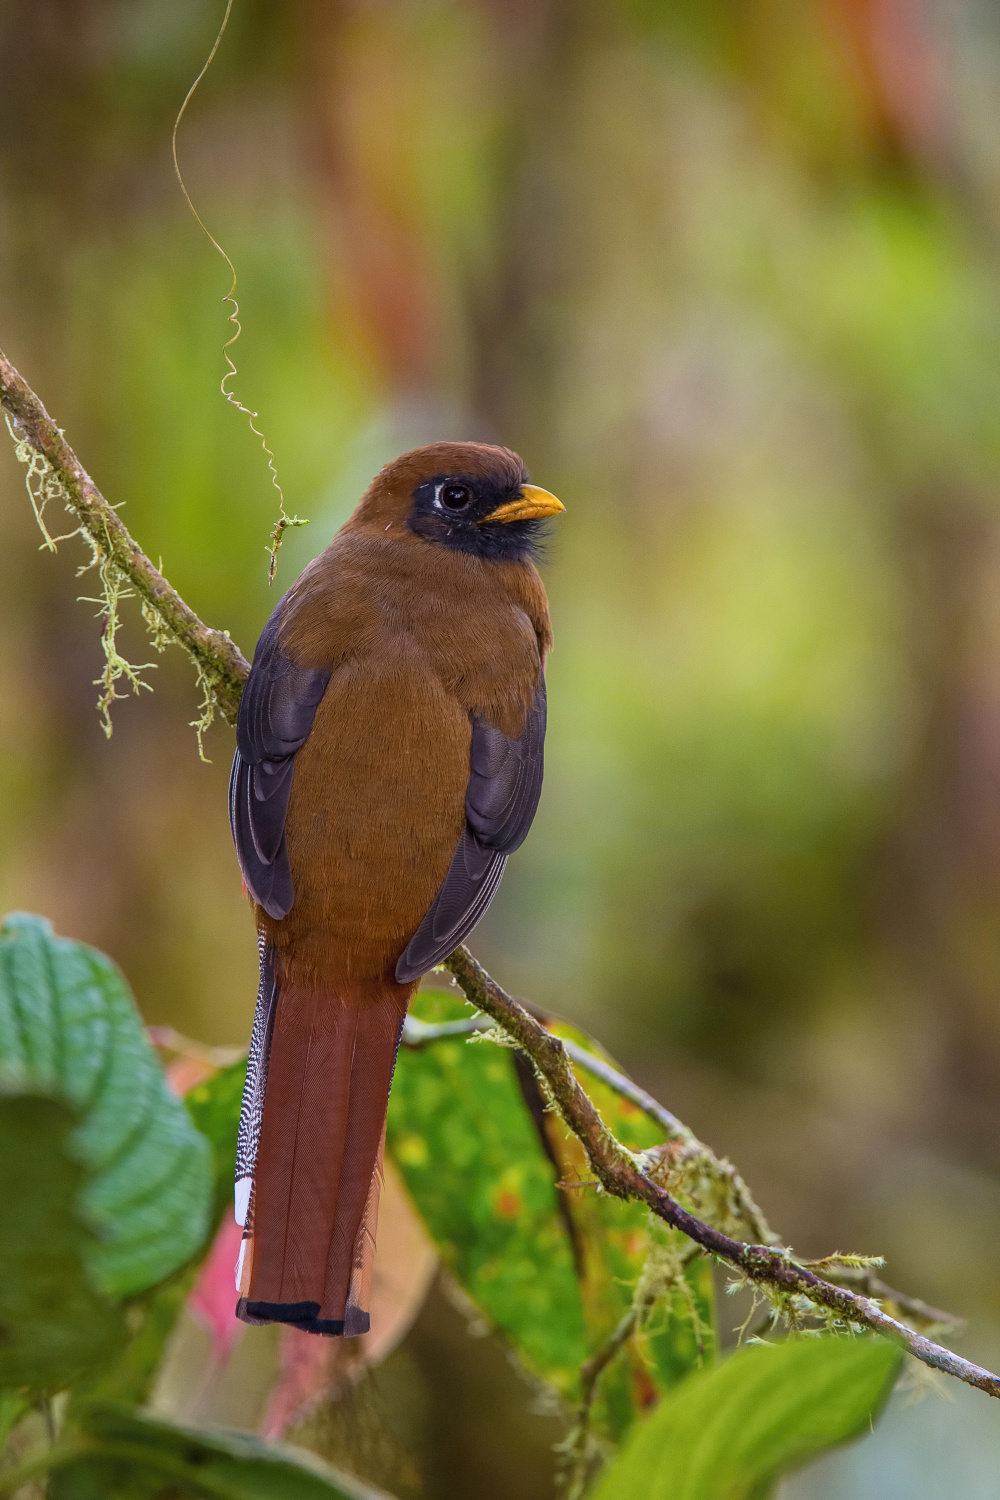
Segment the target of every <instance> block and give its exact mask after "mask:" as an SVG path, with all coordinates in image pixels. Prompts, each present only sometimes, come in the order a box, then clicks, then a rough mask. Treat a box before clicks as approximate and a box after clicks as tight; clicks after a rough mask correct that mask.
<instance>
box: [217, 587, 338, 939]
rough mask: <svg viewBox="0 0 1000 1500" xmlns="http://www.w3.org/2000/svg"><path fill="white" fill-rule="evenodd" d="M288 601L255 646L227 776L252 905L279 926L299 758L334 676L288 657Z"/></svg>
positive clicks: (285, 908)
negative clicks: (284, 639) (284, 631)
mask: <svg viewBox="0 0 1000 1500" xmlns="http://www.w3.org/2000/svg"><path fill="white" fill-rule="evenodd" d="M283 607H284V600H282V602H281V603H280V604H279V605H278V607H277V609H275V611H274V613H273V614H272V616H271V618H270V619H269V620H268V622H267V625H266V626H265V628H264V633H263V635H262V636H261V638H260V640H259V641H258V642H257V649H256V651H255V652H254V658H253V666H252V667H251V669H250V676H249V677H248V678H247V684H246V687H245V688H244V689H243V697H242V698H241V699H240V711H239V718H238V720H237V726H236V755H235V757H234V759H233V769H232V774H231V776H230V778H229V823H230V827H231V828H232V830H233V842H234V843H235V845H236V857H237V859H238V860H239V862H240V869H241V870H242V872H243V879H244V881H245V882H246V887H247V890H248V891H249V892H250V894H251V896H252V897H253V899H254V900H255V901H256V902H257V903H258V904H259V905H260V906H262V907H263V908H264V910H265V911H266V912H267V914H268V915H269V916H271V917H274V918H275V919H276V920H280V919H281V918H282V917H285V916H287V915H288V913H289V911H290V910H291V907H292V902H293V900H294V898H295V892H294V889H293V886H292V872H291V869H290V868H289V863H288V848H287V845H286V842H285V818H286V815H287V813H288V798H289V796H290V794H291V790H292V774H293V771H294V769H295V752H296V750H298V749H300V748H301V746H302V745H303V744H304V743H305V740H306V738H307V736H308V734H309V731H310V729H311V728H312V723H313V718H314V717H315V714H316V709H317V708H318V706H319V703H320V699H321V698H322V697H323V694H324V693H325V692H326V687H327V683H328V682H329V681H330V673H329V672H326V671H323V670H320V669H304V668H302V667H297V666H296V665H295V663H294V662H292V661H290V660H289V658H288V657H287V656H285V655H283V653H282V651H281V649H280V648H279V646H278V629H279V626H280V623H281V612H282V609H283Z"/></svg>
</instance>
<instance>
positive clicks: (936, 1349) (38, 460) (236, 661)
mask: <svg viewBox="0 0 1000 1500" xmlns="http://www.w3.org/2000/svg"><path fill="white" fill-rule="evenodd" d="M0 406H2V407H3V409H4V411H5V414H6V415H7V416H8V418H9V421H8V426H9V427H10V429H11V435H12V436H13V438H14V440H15V442H16V444H17V445H18V450H19V456H22V457H23V458H25V460H26V461H27V462H28V463H29V471H28V491H29V494H30V495H31V497H32V505H33V507H34V509H35V513H36V516H37V517H38V519H39V524H40V525H41V526H42V531H43V535H44V536H45V537H46V539H47V543H46V544H47V545H52V546H54V545H55V542H56V541H57V540H59V539H58V538H52V537H50V536H49V534H48V532H47V530H46V528H45V523H44V514H43V512H44V507H45V504H46V503H47V502H48V501H49V500H53V499H58V500H61V501H62V502H63V503H64V504H65V505H66V508H67V509H68V510H69V511H70V513H71V515H73V516H74V517H75V518H76V520H77V522H78V530H79V531H80V532H81V533H82V534H83V535H84V536H85V537H86V539H87V540H88V542H89V543H90V545H91V547H92V548H93V549H94V552H95V555H97V556H99V557H100V558H101V559H102V562H103V560H104V559H106V560H107V563H108V565H110V566H111V567H113V568H114V569H116V570H117V571H118V573H120V574H121V577H122V578H123V579H124V580H125V581H126V582H127V585H128V586H129V587H130V588H132V589H134V590H135V593H136V594H137V595H138V596H139V598H140V599H141V601H142V610H143V617H144V619H145V620H146V623H147V625H148V626H150V627H151V633H152V636H153V644H154V645H156V646H157V647H158V648H160V649H162V646H163V645H164V644H166V643H167V642H168V641H174V642H176V643H177V644H178V645H180V646H182V647H183V649H184V650H185V651H186V652H187V653H188V655H189V656H190V657H191V659H192V661H193V662H194V665H195V670H196V672H197V674H198V681H199V683H200V685H201V687H202V690H203V695H204V696H203V719H202V723H203V724H204V722H205V716H206V715H210V714H211V712H213V711H214V709H215V708H216V707H218V709H219V711H220V712H221V713H222V715H223V717H224V718H225V719H226V720H227V721H228V722H229V723H231V724H234V723H235V722H236V714H237V709H238V707H239V700H240V694H241V692H242V690H243V684H244V683H245V681H246V678H247V675H248V673H249V670H250V668H249V664H248V662H247V661H246V658H245V657H244V656H243V655H242V653H241V652H240V651H239V649H238V648H237V646H236V645H235V644H234V642H233V641H232V640H231V638H230V636H229V634H228V632H226V631H222V630H212V629H210V628H209V627H208V626H207V625H205V624H203V623H202V621H201V620H199V618H198V616H197V615H196V614H195V613H194V611H193V610H192V609H191V608H190V607H189V606H188V605H187V604H186V603H185V602H184V600H183V599H182V598H181V597H180V595H179V594H178V593H177V592H176V590H175V589H173V588H172V587H171V585H170V584H169V583H168V582H167V580H166V579H165V578H164V577H163V575H162V573H161V572H160V571H159V569H157V568H155V567H154V566H153V564H152V563H151V562H150V560H149V558H148V557H146V555H145V553H144V552H142V550H141V549H140V548H139V547H138V546H137V545H136V543H135V542H134V541H133V540H132V538H131V536H130V535H129V533H128V531H127V530H126V528H125V526H124V524H123V523H122V521H121V519H120V517H119V516H118V515H117V513H116V511H115V509H114V507H113V506H112V505H110V504H109V503H108V501H107V500H105V498H104V496H103V495H102V494H101V492H100V491H99V490H98V488H97V486H96V485H95V484H94V482H93V480H92V479H91V478H90V476H89V474H88V473H87V472H86V470H85V469H84V468H83V465H82V464H81V463H80V461H79V459H78V458H77V457H76V455H75V453H74V452H73V450H72V449H71V448H70V446H69V444H68V443H67V442H66V439H65V437H64V436H63V433H62V431H61V429H60V428H59V427H57V426H56V424H55V422H53V420H52V418H51V417H50V416H49V415H48V413H47V412H46V410H45V408H44V406H43V405H42V403H41V402H40V401H39V399H38V397H37V396H36V395H35V394H34V392H33V391H32V390H31V389H30V387H29V386H28V385H27V384H26V382H25V381H24V380H23V379H22V378H21V376H20V375H19V374H18V372H17V371H16V370H15V369H14V367H13V365H12V364H11V363H10V361H9V360H7V359H6V358H5V357H4V355H3V354H2V353H0ZM22 445H27V446H26V447H22ZM120 587H121V586H119V594H118V597H119V598H120V597H121V592H120ZM115 680H117V679H113V680H112V685H113V682H114V681H115ZM444 967H445V968H446V969H448V970H449V971H450V973H451V974H452V975H453V977H454V978H455V980H456V981H457V982H458V984H459V986H460V987H461V989H462V991H463V992H464V994H465V996H466V998H467V999H468V1000H469V1001H470V1002H471V1003H472V1005H474V1006H475V1007H476V1009H477V1010H479V1011H481V1012H482V1013H483V1014H484V1015H487V1016H489V1017H490V1019H491V1020H492V1021H493V1023H494V1024H495V1025H496V1026H497V1027H499V1028H500V1030H501V1031H502V1032H503V1033H504V1035H505V1036H506V1037H509V1038H510V1040H511V1041H512V1042H513V1043H514V1045H516V1046H517V1047H519V1048H520V1049H521V1051H522V1052H524V1053H525V1054H526V1055H527V1056H528V1057H529V1058H530V1059H531V1062H532V1063H533V1065H534V1067H535V1070H536V1072H537V1074H538V1077H539V1081H540V1084H541V1086H542V1089H543V1092H544V1093H545V1095H546V1097H548V1098H550V1099H551V1101H552V1103H553V1105H554V1107H555V1108H557V1109H558V1110H559V1112H560V1114H561V1115H562V1118H563V1119H564V1121H565V1122H566V1125H567V1127H568V1128H569V1129H570V1130H571V1131H572V1132H573V1134H574V1135H575V1136H577V1138H578V1139H579V1140H580V1142H581V1143H582V1145H583V1147H584V1150H585V1151H586V1153H587V1156H588V1158H589V1161H590V1164H591V1167H592V1169H593V1172H594V1175H595V1177H596V1179H597V1181H598V1183H599V1184H600V1185H601V1187H602V1188H603V1189H604V1190H605V1191H606V1192H609V1193H613V1194H614V1195H615V1196H616V1197H619V1198H626V1199H629V1198H630V1199H635V1200H638V1201H639V1202H643V1203H645V1204H646V1205H647V1206H648V1208H649V1209H650V1211H651V1213H653V1214H654V1215H656V1217H657V1218H659V1219H660V1220H662V1221H663V1222H664V1223H665V1224H667V1225H668V1226H670V1228H672V1229H675V1230H677V1231H679V1232H680V1234H681V1235H683V1236H685V1237H686V1238H687V1239H688V1240H689V1241H690V1242H691V1243H692V1244H693V1245H696V1246H698V1247H699V1248H700V1249H701V1250H702V1251H704V1252H705V1253H706V1254H708V1255H711V1256H714V1257H715V1258H716V1259H717V1260H719V1261H721V1262H723V1263H724V1264H726V1265H728V1266H730V1267H732V1268H733V1270H734V1271H735V1272H736V1274H737V1277H738V1278H740V1279H742V1280H744V1281H746V1282H748V1283H749V1284H750V1285H751V1286H753V1287H755V1288H758V1289H759V1291H760V1292H761V1293H762V1294H763V1295H764V1297H765V1298H766V1300H767V1302H768V1303H769V1305H770V1308H771V1309H772V1310H773V1312H774V1313H775V1314H777V1315H778V1316H781V1317H784V1318H785V1320H786V1321H795V1320H801V1319H802V1318H803V1317H806V1316H809V1317H815V1318H817V1319H819V1320H820V1321H821V1322H824V1323H826V1324H827V1325H828V1326H831V1327H835V1328H843V1329H847V1330H851V1329H858V1328H867V1329H870V1330H871V1331H872V1332H875V1333H879V1334H882V1335H884V1336H885V1337H887V1338H889V1339H892V1340H893V1341H894V1342H896V1343H897V1344H899V1345H901V1346H902V1347H903V1348H904V1349H906V1350H907V1351H908V1352H909V1353H910V1354H912V1355H913V1356H914V1357H915V1358H917V1359H918V1360H921V1361H922V1362H923V1363H924V1364H926V1365H929V1366H931V1367H932V1368H933V1369H937V1370H941V1371H942V1372H944V1373H945V1374H947V1375H952V1376H955V1377H956V1378H957V1379H959V1380H963V1381H965V1382H966V1383H967V1384H969V1385H973V1386H976V1387H977V1388H978V1389H979V1390H982V1391H985V1392H986V1393H987V1394H988V1395H990V1396H1000V1376H997V1375H994V1374H993V1373H992V1371H990V1370H986V1369H983V1368H982V1367H981V1366H979V1365H975V1364H972V1363H971V1362H970V1361H968V1360H965V1359H962V1358H961V1356H959V1355H957V1354H955V1353H954V1352H953V1351H952V1350H950V1349H946V1348H945V1347H944V1346H943V1345H941V1344H937V1343H934V1342H933V1340H931V1339H930V1338H927V1337H926V1336H925V1335H923V1334H921V1333H919V1332H917V1331H916V1330H915V1329H913V1328H911V1327H908V1326H907V1325H906V1323H904V1322H902V1321H900V1320H899V1319H897V1318H893V1317H891V1316H890V1315H889V1314H888V1313H887V1312H886V1311H885V1310H884V1308H883V1307H882V1305H881V1303H882V1301H887V1302H890V1303H891V1304H893V1305H894V1306H895V1307H896V1308H897V1309H898V1310H900V1312H901V1313H902V1314H903V1315H904V1316H908V1317H910V1318H911V1320H912V1321H915V1322H919V1323H921V1324H922V1325H923V1326H928V1325H930V1324H934V1323H942V1322H943V1323H947V1322H949V1321H954V1320H950V1319H949V1318H948V1316H947V1315H946V1314H937V1313H936V1312H935V1309H933V1308H927V1307H926V1306H925V1305H924V1304H923V1303H920V1302H918V1301H916V1300H915V1299H909V1298H903V1297H902V1296H901V1295H900V1294H899V1293H895V1292H893V1291H892V1290H891V1288H889V1287H886V1286H885V1285H884V1284H883V1283H881V1282H880V1281H879V1280H878V1278H877V1277H876V1276H875V1269H876V1266H875V1264H874V1263H873V1262H872V1261H871V1260H870V1259H868V1258H866V1257H858V1256H830V1257H828V1258H827V1259H826V1260H825V1261H824V1262H814V1263H813V1266H812V1267H810V1265H809V1264H806V1263H803V1262H800V1261H796V1259H795V1258H794V1256H793V1254H792V1252H791V1250H789V1249H787V1248H786V1247H783V1246H781V1245H780V1244H776V1243H775V1237H774V1236H773V1234H771V1232H770V1230H769V1229H768V1226H767V1224H766V1221H765V1220H764V1219H763V1216H762V1215H761V1213H760V1210H759V1209H758V1208H757V1206H756V1204H755V1203H754V1201H753V1198H752V1197H751V1195H750V1192H749V1189H748V1188H747V1187H746V1185H745V1184H744V1183H743V1181H742V1178H740V1177H739V1174H738V1173H736V1172H735V1169H734V1168H732V1167H731V1166H730V1164H729V1163H727V1162H720V1161H718V1159H717V1158H715V1157H714V1156H713V1155H712V1153H710V1152H708V1151H707V1148H705V1147H704V1146H702V1145H701V1143H700V1142H698V1141H697V1140H696V1138H695V1137H694V1136H693V1134H692V1133H691V1132H690V1131H689V1130H688V1129H687V1127H686V1126H684V1125H683V1124H682V1123H681V1122H680V1121H679V1120H676V1119H675V1117H674V1116H673V1115H671V1114H670V1113H669V1111H667V1110H665V1109H664V1108H663V1106H662V1105H660V1104H658V1103H657V1101H656V1100H654V1099H652V1098H651V1097H650V1096H649V1095H648V1094H645V1092H644V1091H642V1090H640V1089H638V1088H637V1086H636V1085H634V1084H632V1083H631V1080H627V1079H625V1078H624V1076H623V1075H621V1074H618V1073H617V1071H616V1070H615V1069H614V1068H612V1067H611V1065H610V1064H607V1063H604V1061H603V1060H602V1059H595V1058H593V1057H591V1056H590V1054H586V1053H584V1052H583V1050H582V1049H577V1048H574V1047H573V1044H568V1043H564V1042H563V1041H561V1040H560V1038H559V1037H557V1036H554V1035H553V1034H552V1032H551V1031H549V1030H547V1029H546V1027H545V1025H544V1024H543V1023H542V1022H541V1021H540V1020H538V1019H537V1018H536V1017H535V1016H534V1015H532V1014H531V1012H530V1011H528V1010H527V1009H526V1008H525V1007H524V1006H523V1005H521V1004H519V1003H518V1002H517V1001H516V1000H514V999H513V998H512V997H511V996H510V995H508V994H507V993H506V991H504V990H503V989H502V988H501V987H500V985H498V984H497V982H496V981H495V980H494V979H492V978H491V977H490V975H489V974H487V973H486V971H485V969H483V968H482V967H481V966H480V965H479V964H478V963H477V962H476V960H475V959H474V958H473V956H472V954H471V953H470V952H469V950H468V949H467V948H465V947H461V948H458V949H456V951H455V952H454V953H453V954H452V955H451V957H450V958H448V959H447V960H446V962H445V965H444ZM451 1029H452V1030H454V1028H451ZM431 1030H433V1028H431ZM411 1034H412V1035H413V1037H414V1040H415V1041H416V1044H417V1045H422V1044H423V1043H424V1042H426V1041H428V1040H430V1037H429V1035H428V1028H424V1029H423V1032H422V1033H421V1032H420V1030H419V1029H417V1030H416V1031H412V1029H411ZM574 1063H575V1064H576V1065H577V1066H582V1067H586V1068H589V1069H590V1070H591V1071H593V1072H595V1073H599V1074H600V1076H601V1077H602V1078H603V1079H604V1081H605V1082H610V1083H611V1085H612V1087H617V1088H619V1089H620V1090H621V1091H622V1092H625V1093H627V1094H628V1096H629V1097H631V1098H632V1099H633V1100H634V1101H635V1102H637V1103H639V1105H640V1107H641V1108H643V1109H645V1110H646V1111H647V1113H649V1114H650V1115H651V1116H652V1118H654V1119H657V1120H658V1121H659V1123H660V1124H661V1125H662V1127H663V1129H664V1133H665V1135H666V1136H667V1145H666V1147H665V1148H664V1147H661V1148H657V1149H655V1150H654V1151H652V1152H646V1153H644V1154H643V1155H642V1156H637V1155H635V1154H634V1153H633V1152H631V1151H629V1150H628V1148H627V1147H625V1146H624V1145H622V1143H621V1142H620V1141H619V1140H617V1139H616V1137H615V1136H614V1135H613V1134H612V1132H611V1131H610V1130H609V1129H608V1128H607V1126H606V1125H605V1123H604V1121H603V1120H602V1119H601V1116H600V1114H599V1113H598V1111H597V1109H596V1108H595V1106H594V1103H593V1101H592V1100H591V1098H590V1097H589V1095H588V1094H587V1093H586V1091H585V1090H584V1089H583V1087H582V1086H581V1084H580V1082H579V1080H578V1079H577V1077H576V1075H575V1073H574V1071H573V1066H574ZM682 1158H685V1160H682ZM692 1166H697V1169H698V1170H699V1171H702V1172H703V1173H705V1174H707V1177H706V1185H707V1187H709V1188H711V1189H712V1190H713V1191H714V1190H715V1189H717V1188H719V1187H722V1188H724V1194H723V1197H724V1202H725V1206H726V1212H727V1213H728V1214H730V1215H731V1217H732V1219H734V1220H736V1221H737V1222H739V1223H742V1224H746V1225H748V1226H753V1232H755V1233H756V1234H757V1235H758V1236H759V1238H760V1239H762V1240H764V1241H766V1243H759V1244H753V1243H748V1242H745V1241H743V1240H738V1239H735V1238H733V1237H732V1236H731V1235H730V1234H728V1233H726V1232H725V1230H724V1229H722V1228H719V1227H717V1226H716V1225H714V1224H711V1223H708V1222H706V1221H705V1219H704V1218H699V1217H697V1216H696V1215H695V1214H693V1213H691V1212H690V1211H689V1210H688V1209H686V1208H684V1207H683V1206H682V1205H681V1204H680V1203H678V1202H677V1200H676V1198H675V1197H673V1196H672V1194H671V1192H670V1190H669V1189H670V1187H672V1186H673V1185H674V1182H675V1180H676V1178H677V1174H678V1172H681V1173H682V1175H683V1170H684V1169H685V1167H686V1168H687V1169H690V1168H691V1167H692ZM695 1201H697V1202H698V1206H699V1207H701V1203H702V1202H705V1203H706V1208H704V1209H702V1212H705V1211H706V1210H707V1209H710V1208H711V1204H710V1202H709V1201H708V1199H707V1198H706V1199H701V1200H699V1199H697V1198H696V1199H695ZM727 1227H733V1226H731V1225H729V1224H727ZM817 1270H823V1271H825V1272H826V1276H825V1277H823V1276H820V1275H818V1274H817ZM838 1282H850V1283H852V1284H853V1287H857V1288H858V1289H857V1290H854V1289H852V1285H841V1284H838ZM641 1316H642V1309H641V1308H636V1309H635V1310H634V1319H635V1320H638V1319H639V1318H640V1317H641ZM627 1336H628V1330H627V1329H625V1330H624V1333H623V1339H622V1341H624V1338H625V1337H627ZM612 1344H614V1339H613V1340H612ZM616 1347H620V1345H615V1346H614V1347H612V1348H611V1349H610V1352H609V1358H612V1357H613V1355H614V1352H615V1348H616ZM594 1358H595V1359H597V1356H595V1357H594ZM594 1378H595V1379H596V1375H595V1377H594Z"/></svg>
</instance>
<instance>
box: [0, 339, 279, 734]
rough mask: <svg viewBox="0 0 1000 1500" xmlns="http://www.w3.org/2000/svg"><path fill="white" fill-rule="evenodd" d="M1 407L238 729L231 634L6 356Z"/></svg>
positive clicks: (237, 667) (239, 664) (243, 668)
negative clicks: (142, 541) (208, 613)
mask: <svg viewBox="0 0 1000 1500" xmlns="http://www.w3.org/2000/svg"><path fill="white" fill-rule="evenodd" d="M0 405H2V406H3V408H4V410H5V411H6V412H8V413H9V415H10V418H11V422H12V424H13V428H14V432H15V434H16V436H17V437H18V438H20V439H22V440H23V441H24V442H26V443H28V444H29V445H30V447H31V448H32V449H33V450H34V452H35V453H37V454H38V455H39V457H40V459H42V460H43V461H44V463H45V464H46V465H47V466H48V469H49V470H50V471H51V474H52V475H53V476H54V478H55V479H56V480H57V481H58V484H59V485H60V486H61V489H62V492H63V498H64V500H65V503H66V506H67V509H68V510H69V511H70V512H71V514H72V515H73V516H75V517H76V519H77V520H78V521H79V523H80V526H81V528H82V529H83V531H84V532H85V533H86V535H87V536H88V537H89V538H90V540H91V541H92V542H93V543H94V546H95V547H96V548H97V549H98V551H99V552H100V553H101V555H102V556H104V557H107V558H109V559H110V560H111V562H113V563H114V565H115V566H116V567H117V568H119V569H120V570H121V572H122V573H124V574H125V576H126V578H127V579H128V581H129V583H130V584H131V585H132V587H133V588H134V589H135V590H136V592H137V593H138V594H139V596H140V597H141V598H142V600H143V601H144V603H146V604H147V605H148V606H149V607H150V608H151V609H153V610H155V611H156V614H157V616H158V617H159V620H160V621H161V622H162V626H163V630H164V632H165V633H166V634H167V635H169V636H170V638H171V639H172V640H174V641H176V643H177V645H179V646H182V647H183V648H184V650H185V651H186V652H187V653H188V655H189V656H190V657H191V659H192V661H193V662H194V663H195V666H196V667H197V668H198V669H199V671H200V673H201V675H202V677H203V680H204V681H206V682H207V683H208V684H209V685H210V686H211V689H212V692H213V695H214V697H215V701H216V703H217V704H218V707H219V711H220V712H221V714H222V715H223V717H224V718H225V719H227V720H228V722H229V723H230V724H235V723H236V710H237V708H238V707H239V702H240V694H241V693H242V691H243V684H244V682H245V681H246V679H247V673H248V672H249V671H250V664H249V662H248V661H247V660H246V658H245V657H244V655H243V653H242V652H241V651H240V649H239V647H238V646H237V645H236V644H235V642H234V641H233V640H232V639H231V638H230V636H229V633H228V632H227V631H225V630H212V629H211V628H210V627H209V626H208V625H204V624H203V623H202V621H201V620H199V618H198V616H197V615H196V614H195V612H194V610H193V609H191V608H190V607H189V605H187V604H185V602H184V600H183V599H182V598H181V596H180V594H178V592H177V590H176V589H174V588H172V587H171V585H170V584H169V583H168V582H167V580H166V579H165V578H164V576H163V574H162V573H161V572H160V570H159V569H158V568H155V567H154V566H153V564H152V563H151V562H150V560H149V558H148V557H147V556H146V554H145V553H144V552H143V550H142V548H141V547H139V546H137V544H136V543H135V542H134V541H133V540H132V538H131V536H130V535H129V533H128V531H127V529H126V527H125V525H124V524H123V522H122V521H121V520H120V518H119V516H118V513H117V512H116V511H115V510H114V508H113V507H112V506H111V505H110V504H109V502H108V501H107V500H106V499H105V498H104V496H103V495H102V494H101V492H100V490H99V489H98V488H97V485H96V484H95V483H94V481H93V480H92V479H91V477H90V475H89V474H88V473H87V471H86V469H85V468H84V467H83V464H82V463H81V462H80V460H79V459H78V458H77V456H76V454H75V453H74V452H73V449H72V448H71V447H70V445H69V443H67V441H66V439H65V437H64V436H63V432H62V428H61V427H58V426H57V425H56V423H55V422H54V421H53V420H52V418H51V417H50V416H49V414H48V412H47V411H46V410H45V407H44V406H43V405H42V403H41V401H40V400H39V399H38V397H37V396H36V395H35V393H34V391H33V390H32V389H31V387H30V386H29V385H28V383H27V381H26V380H24V379H23V378H22V376H21V375H19V374H18V372H17V370H15V368H14V366H13V365H12V364H11V362H10V360H9V359H7V357H6V356H5V355H4V354H3V353H2V352H0Z"/></svg>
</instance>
